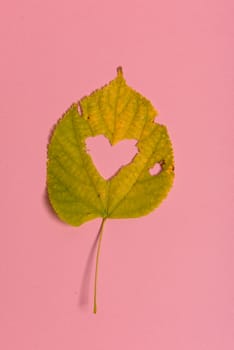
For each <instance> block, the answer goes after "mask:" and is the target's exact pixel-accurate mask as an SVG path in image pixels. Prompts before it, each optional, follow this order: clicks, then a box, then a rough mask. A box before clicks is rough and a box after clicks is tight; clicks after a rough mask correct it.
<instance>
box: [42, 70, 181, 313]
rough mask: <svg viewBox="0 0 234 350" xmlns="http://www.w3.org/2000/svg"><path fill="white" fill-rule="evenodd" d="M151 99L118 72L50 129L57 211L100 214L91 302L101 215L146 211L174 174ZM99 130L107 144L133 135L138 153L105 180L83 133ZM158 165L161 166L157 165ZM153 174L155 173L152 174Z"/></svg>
mask: <svg viewBox="0 0 234 350" xmlns="http://www.w3.org/2000/svg"><path fill="white" fill-rule="evenodd" d="M156 114H157V113H156V111H155V109H154V107H153V106H152V104H151V103H150V101H148V100H147V99H146V98H144V97H143V96H141V95H140V94H139V93H138V92H136V91H134V90H133V89H132V88H130V87H129V86H128V85H127V84H126V82H125V80H124V77H123V73H122V69H121V68H118V69H117V77H116V78H115V79H114V80H113V81H111V82H110V83H109V84H108V85H106V86H104V87H103V88H102V89H100V90H96V91H94V92H93V93H92V94H91V95H90V96H87V97H84V98H83V99H81V100H80V102H78V103H76V104H73V105H72V106H71V107H70V108H69V109H68V110H67V112H66V113H65V114H64V116H63V117H62V118H61V120H60V121H59V122H58V124H57V126H56V127H55V129H54V132H53V135H52V137H51V140H50V143H49V146H48V161H47V189H48V195H49V200H50V202H51V205H52V207H53V208H54V210H55V212H56V213H57V215H58V216H59V217H60V219H62V220H63V221H65V222H67V223H68V224H70V225H74V226H79V225H81V224H82V223H84V222H86V221H88V220H92V219H94V218H97V217H101V218H102V223H101V226H100V229H99V241H98V248H97V257H96V270H95V283H94V307H93V311H94V313H96V310H97V305H96V304H97V303H96V296H97V276H98V263H99V255H100V247H101V240H102V235H103V227H104V223H105V221H106V220H107V219H108V218H110V219H114V218H135V217H139V216H142V215H146V214H148V213H150V212H151V211H152V210H153V209H155V208H156V207H157V206H158V205H159V204H160V203H161V201H162V200H163V199H164V198H165V197H166V195H167V193H168V192H169V190H170V188H171V186H172V183H173V179H174V160H173V152H172V146H171V142H170V139H169V136H168V133H167V129H166V127H165V126H163V125H160V124H158V123H155V121H154V118H155V116H156ZM97 135H104V136H105V137H106V138H107V139H108V140H109V142H110V144H111V145H115V144H117V143H118V142H119V141H121V140H125V139H136V140H137V144H136V146H137V149H138V153H137V154H136V155H135V157H134V158H133V160H132V161H131V162H130V163H128V164H127V165H125V166H123V167H121V168H120V169H119V171H118V172H117V173H116V174H115V175H114V176H112V177H111V178H109V179H107V180H105V179H104V178H103V177H102V176H101V175H100V174H99V172H98V171H97V169H96V167H95V165H94V164H93V161H92V159H91V157H90V155H89V154H88V153H87V152H86V143H85V141H86V139H87V138H88V137H92V136H97ZM157 165H160V171H158V170H157V171H156V173H155V174H154V171H155V170H154V169H155V168H156V169H157ZM152 174H154V175H152Z"/></svg>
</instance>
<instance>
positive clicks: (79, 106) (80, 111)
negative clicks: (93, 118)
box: [77, 102, 82, 115]
mask: <svg viewBox="0 0 234 350" xmlns="http://www.w3.org/2000/svg"><path fill="white" fill-rule="evenodd" d="M77 110H78V113H79V115H82V108H81V105H80V103H79V102H78V104H77Z"/></svg>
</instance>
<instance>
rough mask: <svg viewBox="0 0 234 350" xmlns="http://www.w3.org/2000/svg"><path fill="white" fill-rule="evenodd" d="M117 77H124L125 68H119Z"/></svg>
mask: <svg viewBox="0 0 234 350" xmlns="http://www.w3.org/2000/svg"><path fill="white" fill-rule="evenodd" d="M117 75H118V77H119V76H120V77H122V76H123V68H122V67H121V66H119V67H117Z"/></svg>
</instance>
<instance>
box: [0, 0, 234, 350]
mask: <svg viewBox="0 0 234 350" xmlns="http://www.w3.org/2000/svg"><path fill="white" fill-rule="evenodd" d="M4 3H5V4H4V5H3V4H2V5H1V7H3V8H1V11H0V13H1V17H2V18H1V21H0V33H1V34H0V35H1V38H0V46H1V56H0V61H1V65H0V70H1V73H0V85H1V99H0V118H1V128H0V140H1V163H0V164H1V165H0V166H1V187H2V189H1V214H2V218H1V235H0V240H1V241H0V283H1V286H0V304H1V305H0V332H1V336H0V348H1V349H4V350H15V349H19V350H34V349H35V350H52V349H54V350H64V349H68V350H77V349H87V350H89V349H92V350H109V349H111V350H117V349H135V350H141V349H147V350H155V349H159V350H205V349H206V350H231V349H234V280H233V270H234V258H233V256H234V254H233V249H234V240H233V232H234V217H233V207H234V199H233V184H234V183H233V179H234V171H233V170H234V167H233V146H234V137H233V135H234V118H233V112H234V102H233V100H234V99H233V90H234V67H233V60H234V54H233V53H234V50H233V39H234V35H233V34H234V25H233V23H232V21H233V18H234V3H233V1H231V0H230V1H228V0H197V1H188V0H177V1H172V0H159V1H157V0H142V1H138V0H135V1H130V0H124V1H121V0H119V1H116V2H114V1H107V0H100V1H94V0H85V1H78V0H66V1H65V0H60V1H59V0H57V1H52V0H51V1H49V0H46V1H45V0H44V1H42V0H40V1H39V0H30V1H29V0H21V1H5V2H4ZM119 65H122V66H123V69H124V73H125V77H126V80H127V82H128V84H129V85H131V86H132V87H134V88H135V89H136V90H138V91H139V92H141V93H142V94H143V95H144V96H146V97H147V98H149V99H150V100H151V101H152V103H153V104H154V106H155V107H156V108H157V109H158V110H159V113H160V114H159V117H158V121H159V122H160V123H163V124H166V125H167V126H168V129H169V132H170V135H171V138H172V140H173V145H174V150H175V159H176V181H175V184H174V188H173V190H172V191H171V192H170V194H169V197H168V198H167V200H166V201H164V202H163V204H162V205H161V207H160V208H159V209H157V210H156V211H154V212H153V213H152V214H150V215H149V216H146V217H143V218H139V219H134V220H133V219H132V220H113V221H109V222H107V224H106V227H105V232H104V237H103V245H102V251H101V261H100V274H99V277H100V278H99V285H98V306H99V309H98V313H97V315H93V314H92V293H93V272H94V271H93V267H94V261H93V260H92V257H93V255H92V246H93V244H94V241H95V237H96V234H97V229H98V226H99V224H100V220H94V221H93V222H89V223H87V224H85V225H83V226H81V227H78V228H74V227H70V226H68V225H66V224H64V223H62V222H60V221H59V220H58V219H57V218H55V216H54V215H53V214H52V213H51V212H50V210H49V209H48V206H47V205H46V201H45V195H44V193H45V177H46V145H47V140H48V135H49V133H50V130H51V128H52V126H53V125H54V123H55V122H56V121H57V119H58V118H59V117H60V116H61V114H62V113H63V112H64V111H65V110H66V109H67V108H68V107H69V106H70V105H71V103H72V102H74V101H77V100H78V99H80V98H81V97H83V96H84V95H87V94H89V93H90V92H91V91H92V90H94V89H96V88H98V87H101V86H102V85H103V84H105V83H107V82H108V81H110V80H111V79H113V78H114V77H115V75H116V67H117V66H119ZM105 160H106V164H108V159H107V158H105ZM104 166H105V164H104ZM90 254H91V255H90ZM85 273H86V277H84V274H85ZM89 279H90V281H89ZM89 282H90V283H91V284H90V285H89Z"/></svg>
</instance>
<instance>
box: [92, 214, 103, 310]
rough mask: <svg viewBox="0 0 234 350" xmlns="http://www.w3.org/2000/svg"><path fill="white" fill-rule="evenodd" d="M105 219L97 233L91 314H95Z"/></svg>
mask: <svg viewBox="0 0 234 350" xmlns="http://www.w3.org/2000/svg"><path fill="white" fill-rule="evenodd" d="M105 221H106V218H103V219H102V223H101V226H100V228H99V231H98V236H99V239H98V247H97V256H96V268H95V280H94V302H93V313H94V314H96V313H97V280H98V264H99V256H100V250H101V242H102V236H103V227H104V224H105Z"/></svg>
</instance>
